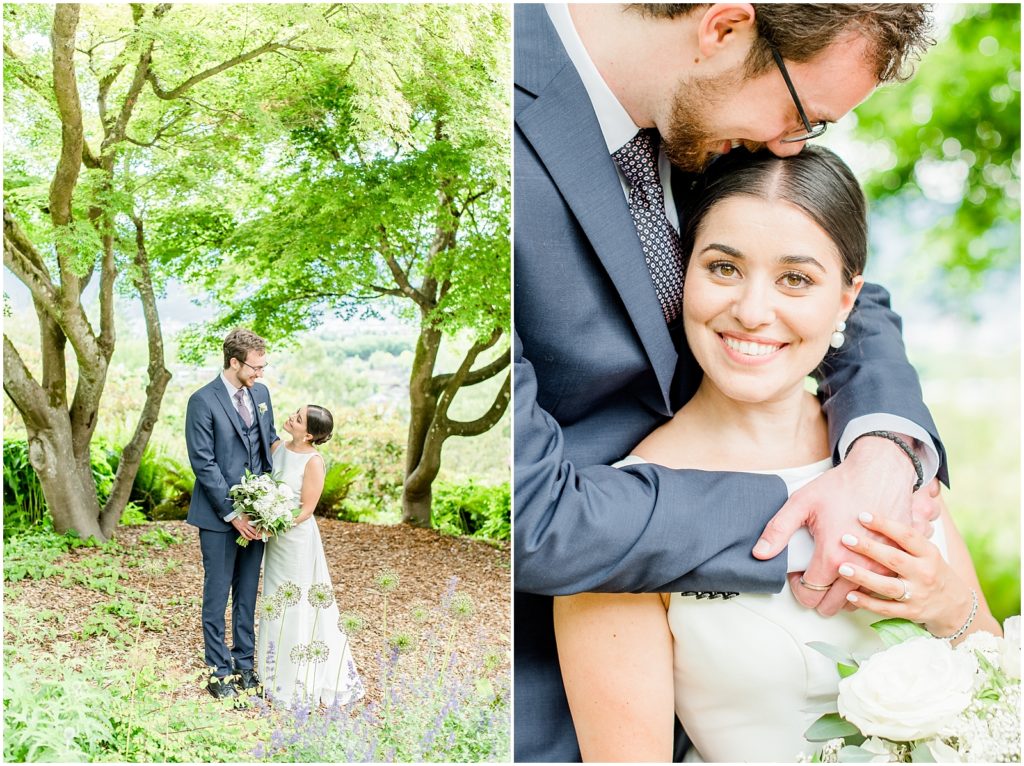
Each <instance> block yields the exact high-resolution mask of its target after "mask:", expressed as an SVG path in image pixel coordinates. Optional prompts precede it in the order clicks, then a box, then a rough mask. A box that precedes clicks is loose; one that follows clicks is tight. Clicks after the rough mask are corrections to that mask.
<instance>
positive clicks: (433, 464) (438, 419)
mask: <svg viewBox="0 0 1024 766" xmlns="http://www.w3.org/2000/svg"><path fill="white" fill-rule="evenodd" d="M426 321H427V320H426V318H425V319H424V326H423V329H421V332H420V339H419V341H418V342H417V346H416V356H415V359H414V360H413V372H412V380H411V381H410V386H409V403H410V416H409V438H408V442H407V449H406V460H405V481H404V483H403V486H402V521H403V522H405V523H406V524H412V525H414V526H418V527H428V528H429V527H430V526H431V513H430V510H431V508H430V506H431V500H432V497H433V493H432V489H431V488H432V487H433V484H434V479H436V478H437V474H438V472H439V471H440V470H441V450H442V448H443V447H444V443H445V441H446V440H447V439H448V438H449V437H451V436H477V435H478V434H482V433H484V432H485V431H487V430H488V429H490V428H492V427H493V426H494V424H495V423H497V422H498V420H500V419H501V416H502V415H503V414H504V412H505V410H506V409H507V408H508V403H509V398H510V386H509V378H508V377H506V379H505V382H504V384H503V385H502V387H501V389H500V390H499V391H498V394H497V396H496V397H495V399H494V402H493V403H492V404H491V406H490V407H489V408H488V410H487V412H485V413H484V414H483V415H482V416H480V417H479V418H477V419H476V420H473V421H469V422H459V421H455V420H452V419H450V418H449V417H448V408H449V407H450V406H451V403H452V400H453V399H454V398H455V395H456V394H457V393H458V392H459V390H460V389H461V388H462V387H464V386H472V385H476V384H477V383H481V382H483V381H484V380H488V379H490V378H492V377H494V376H495V375H498V374H499V373H500V372H501V371H502V370H504V369H505V368H506V367H508V364H509V361H510V355H509V350H506V351H505V352H504V353H503V354H501V355H500V356H499V357H498V358H497V359H495V360H494V361H492V362H491V363H490V364H487V365H485V366H483V367H481V368H479V369H477V370H472V367H473V364H474V363H475V362H476V359H477V357H478V356H479V355H480V353H481V352H482V351H485V350H487V349H489V348H491V347H492V346H493V345H494V344H495V343H497V342H498V339H499V338H500V337H501V335H502V331H501V330H500V329H495V330H494V331H493V332H492V334H491V337H490V338H489V339H488V340H486V341H479V342H477V343H474V344H473V346H472V347H471V348H470V349H469V351H467V352H466V356H465V357H464V358H463V360H462V363H461V364H460V365H459V369H458V370H456V371H455V372H454V373H452V374H446V375H434V374H433V370H434V365H435V363H436V361H437V352H438V350H439V349H440V345H441V334H440V333H439V332H438V331H437V330H433V329H430V328H429V327H428V326H427V324H426ZM428 365H429V367H428Z"/></svg>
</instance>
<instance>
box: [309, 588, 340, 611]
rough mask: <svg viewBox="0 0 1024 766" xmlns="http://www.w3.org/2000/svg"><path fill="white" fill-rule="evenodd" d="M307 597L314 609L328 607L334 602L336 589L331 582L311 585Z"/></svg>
mask: <svg viewBox="0 0 1024 766" xmlns="http://www.w3.org/2000/svg"><path fill="white" fill-rule="evenodd" d="M306 599H307V600H308V601H309V605H310V606H312V607H313V608H314V609H326V608H327V607H329V606H330V605H331V604H333V603H334V589H333V588H331V586H330V584H329V583H322V582H321V583H316V584H314V585H310V586H309V593H308V594H307V595H306Z"/></svg>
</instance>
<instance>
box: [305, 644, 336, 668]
mask: <svg viewBox="0 0 1024 766" xmlns="http://www.w3.org/2000/svg"><path fill="white" fill-rule="evenodd" d="M330 654H331V650H330V647H328V646H327V644H326V643H324V642H323V641H310V643H309V645H308V646H307V647H306V657H307V659H308V660H309V661H310V662H312V663H313V664H314V665H319V664H321V663H323V662H327V658H328V656H330Z"/></svg>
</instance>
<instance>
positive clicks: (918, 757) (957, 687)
mask: <svg viewBox="0 0 1024 766" xmlns="http://www.w3.org/2000/svg"><path fill="white" fill-rule="evenodd" d="M871 627H873V628H874V629H875V630H876V631H877V632H878V634H879V635H880V636H881V638H882V641H883V643H884V644H885V645H886V648H885V649H883V650H881V651H879V652H876V653H875V654H872V655H869V656H867V657H859V658H855V657H853V656H850V655H849V654H847V653H845V652H844V651H843V650H842V649H839V648H837V647H834V646H830V645H828V644H824V643H820V642H813V643H811V644H808V646H811V647H812V648H814V649H816V650H818V651H819V652H821V653H822V654H824V655H825V656H827V657H829V658H830V659H833V660H835V661H836V663H837V665H838V668H839V675H840V676H841V677H842V680H840V682H839V696H838V699H836V701H835V704H834V705H832V706H830V710H828V711H827V712H826V713H825V715H823V716H821V718H819V719H818V720H817V721H815V722H814V724H812V725H811V727H810V728H809V729H808V730H807V731H806V732H805V733H804V737H805V738H806V739H807V740H808V741H809V742H813V743H824V744H823V745H822V746H821V747H820V748H819V749H818V750H817V752H815V754H814V756H813V758H812V761H813V762H815V763H854V762H860V763H926V762H927V763H935V762H938V763H976V762H983V761H987V762H995V763H1019V762H1020V755H1021V750H1020V691H1021V685H1020V617H1011V618H1010V619H1008V620H1007V621H1006V625H1005V626H1004V628H1003V630H1004V633H1005V635H1006V637H1005V638H997V637H996V636H993V635H992V634H991V633H985V632H981V631H979V632H977V633H973V634H971V635H969V636H968V637H967V638H966V639H964V641H963V642H962V643H961V644H960V645H959V646H957V647H956V648H953V646H952V645H951V644H950V642H948V641H946V640H944V639H941V638H935V637H934V636H932V635H931V634H930V633H928V632H927V631H925V630H924V629H923V628H922V627H920V626H919V625H916V624H915V623H912V622H910V621H908V620H900V619H892V620H881V621H880V622H876V623H875V624H874V625H872V626H871Z"/></svg>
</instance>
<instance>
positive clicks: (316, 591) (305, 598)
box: [258, 404, 363, 705]
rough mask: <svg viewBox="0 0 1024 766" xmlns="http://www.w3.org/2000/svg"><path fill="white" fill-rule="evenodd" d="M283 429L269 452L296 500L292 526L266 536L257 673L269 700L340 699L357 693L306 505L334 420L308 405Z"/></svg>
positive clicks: (319, 484) (320, 475)
mask: <svg viewBox="0 0 1024 766" xmlns="http://www.w3.org/2000/svg"><path fill="white" fill-rule="evenodd" d="M284 430H285V431H287V432H288V433H289V434H291V437H292V438H291V441H289V442H288V443H287V444H284V443H282V442H280V441H279V442H278V443H277V444H276V445H275V448H274V453H273V463H274V468H273V471H272V472H271V476H273V477H274V478H275V479H276V480H278V481H281V482H284V483H285V484H287V485H288V486H289V487H291V488H292V489H293V490H294V491H295V493H296V496H297V497H299V500H300V505H301V513H300V514H299V515H298V517H296V519H295V526H293V527H291V528H290V529H288V530H287V531H285V532H283V533H282V534H279V535H276V536H274V537H271V538H270V539H269V540H268V541H267V546H266V552H265V554H264V557H263V566H264V569H263V608H262V610H261V612H260V626H259V635H258V647H259V649H258V656H259V672H260V677H261V678H262V680H263V684H264V688H265V689H266V691H267V694H268V696H269V697H271V698H273V699H277V700H283V701H286V702H289V701H300V702H305V703H309V704H314V705H315V704H324V705H333V704H347V703H349V702H353V701H355V700H357V699H359V698H360V697H362V696H363V684H362V681H361V680H360V679H359V675H358V673H357V672H356V666H355V663H354V662H353V660H352V653H351V652H350V651H349V646H348V637H347V636H346V635H345V633H344V632H343V631H342V629H341V627H340V625H339V624H338V622H339V615H338V606H337V604H335V602H334V588H333V586H332V584H331V575H330V572H329V571H328V569H327V558H326V556H325V555H324V546H323V543H322V542H321V540H320V530H319V528H318V527H317V524H316V520H315V519H314V518H313V509H314V508H316V504H317V502H318V501H319V500H320V494H321V492H323V488H324V476H325V469H324V459H323V457H321V455H320V453H319V452H317V450H316V446H315V445H318V444H323V443H324V442H326V441H327V440H328V439H330V438H331V432H332V431H333V430H334V418H333V417H332V416H331V413H330V412H329V411H327V410H326V409H324V408H323V407H319V406H317V405H315V404H310V405H307V406H305V407H301V408H300V409H299V410H297V411H296V412H295V413H294V414H293V415H292V416H291V417H289V418H288V420H287V422H285V424H284Z"/></svg>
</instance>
